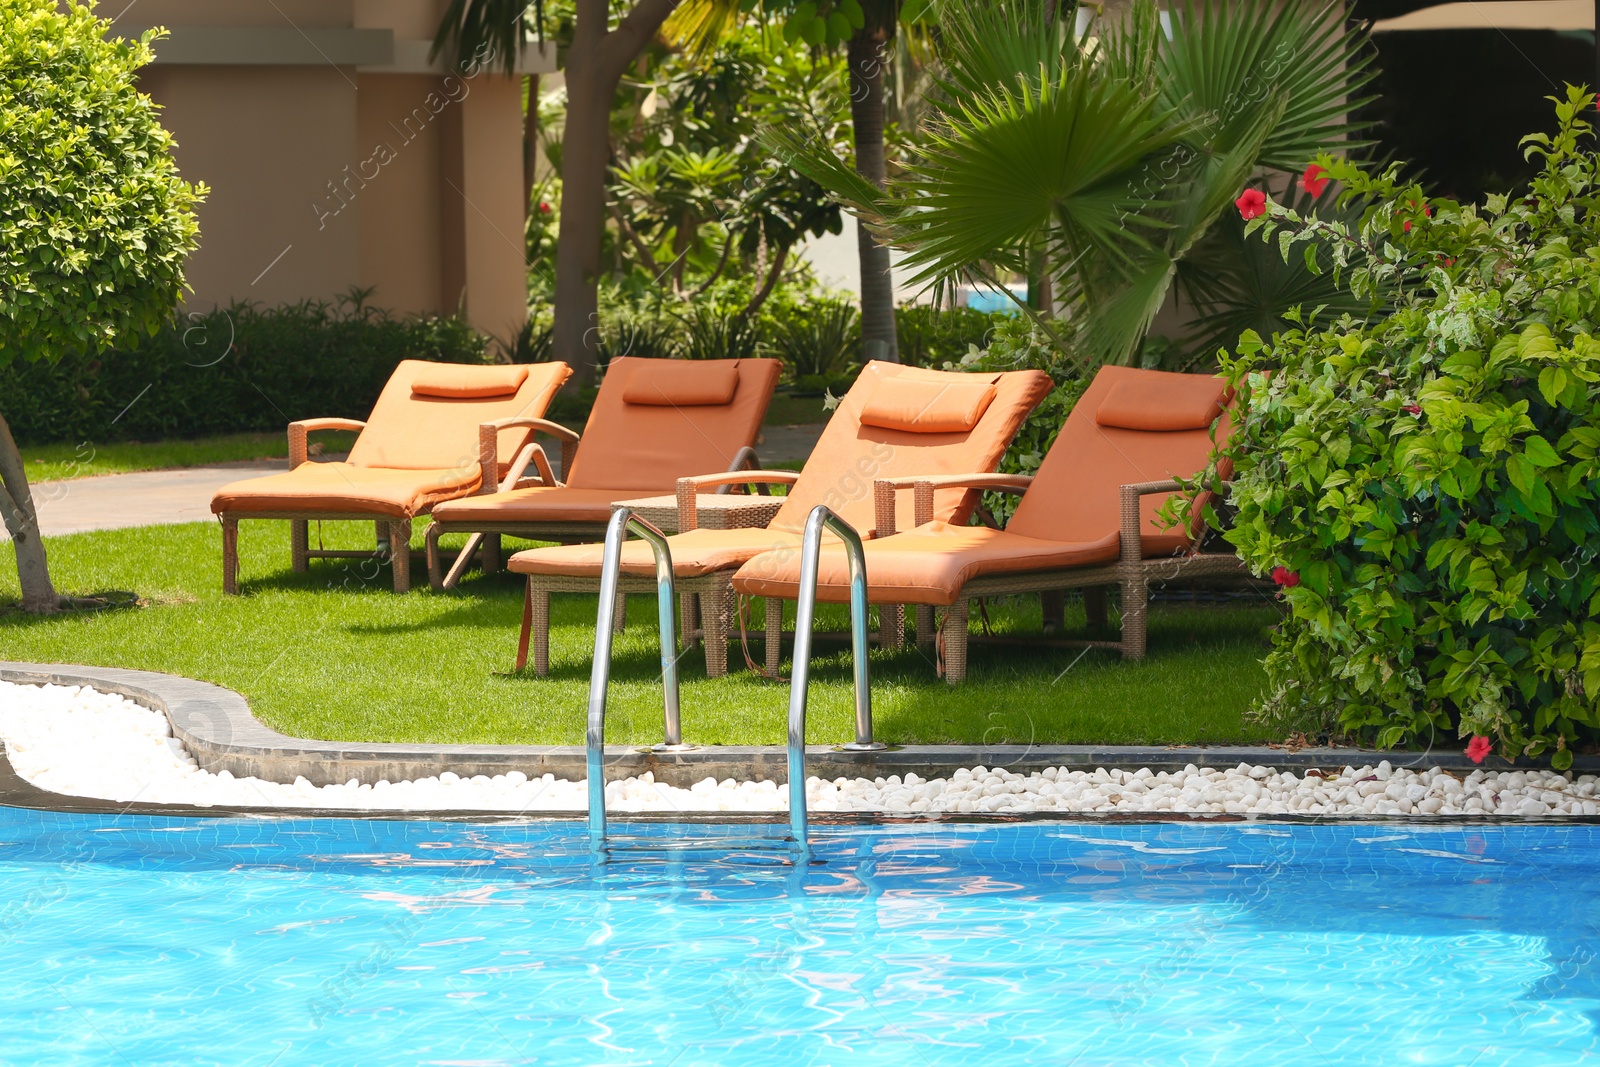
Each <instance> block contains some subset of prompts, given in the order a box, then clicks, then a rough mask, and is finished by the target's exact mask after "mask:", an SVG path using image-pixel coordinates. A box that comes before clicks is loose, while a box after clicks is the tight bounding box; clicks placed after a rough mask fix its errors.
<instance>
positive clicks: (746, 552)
mask: <svg viewBox="0 0 1600 1067" xmlns="http://www.w3.org/2000/svg"><path fill="white" fill-rule="evenodd" d="M667 544H668V545H670V546H671V551H672V570H673V573H674V574H676V575H677V576H678V577H679V578H699V577H701V576H702V575H706V574H715V573H716V572H717V571H726V570H733V569H734V568H735V567H737V566H739V565H740V564H741V563H744V562H745V561H746V560H749V559H753V558H755V557H756V556H759V555H761V554H762V553H763V552H768V553H775V554H778V555H783V554H790V555H793V556H794V558H795V560H796V566H798V565H799V562H798V561H799V559H800V535H799V534H796V533H791V532H789V531H787V530H773V529H766V530H761V529H738V530H690V531H688V532H687V533H681V534H673V535H672V536H671V537H669V538H667ZM604 552H605V546H604V545H563V546H560V547H557V548H534V549H529V550H528V551H526V552H518V553H517V554H516V555H514V556H512V557H511V560H510V562H508V563H507V564H506V568H507V569H508V570H511V571H515V572H516V573H518V574H547V575H552V576H560V577H567V578H595V579H598V578H599V577H600V570H601V567H602V565H603V564H604V561H605V556H604ZM622 573H623V574H627V575H631V576H634V577H640V578H650V577H653V576H654V575H655V573H656V563H655V556H654V555H652V554H651V552H650V546H649V545H648V544H646V543H645V542H643V541H629V542H628V543H626V544H624V545H623V546H622Z"/></svg>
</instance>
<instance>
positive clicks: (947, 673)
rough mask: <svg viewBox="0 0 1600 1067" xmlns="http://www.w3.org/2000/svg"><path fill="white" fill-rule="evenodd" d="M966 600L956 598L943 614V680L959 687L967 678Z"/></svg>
mask: <svg viewBox="0 0 1600 1067" xmlns="http://www.w3.org/2000/svg"><path fill="white" fill-rule="evenodd" d="M967 608H968V605H967V599H966V598H965V597H958V598H957V599H956V602H955V603H954V604H951V605H950V606H949V607H948V608H946V609H945V613H944V680H945V681H947V682H949V683H950V684H951V685H960V684H961V683H962V682H964V681H966V678H967Z"/></svg>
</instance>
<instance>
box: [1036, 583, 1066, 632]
mask: <svg viewBox="0 0 1600 1067" xmlns="http://www.w3.org/2000/svg"><path fill="white" fill-rule="evenodd" d="M1039 608H1040V613H1041V614H1042V615H1043V616H1044V632H1045V633H1047V634H1052V633H1056V632H1058V631H1060V630H1061V628H1062V627H1064V626H1066V624H1067V618H1066V613H1067V598H1066V597H1065V596H1064V595H1062V593H1061V592H1060V590H1052V591H1050V592H1046V593H1040V594H1039Z"/></svg>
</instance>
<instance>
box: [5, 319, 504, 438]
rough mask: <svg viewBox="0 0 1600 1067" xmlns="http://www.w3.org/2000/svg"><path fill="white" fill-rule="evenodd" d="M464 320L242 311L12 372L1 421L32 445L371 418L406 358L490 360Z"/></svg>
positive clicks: (182, 322)
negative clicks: (309, 420) (326, 418)
mask: <svg viewBox="0 0 1600 1067" xmlns="http://www.w3.org/2000/svg"><path fill="white" fill-rule="evenodd" d="M486 342H487V339H486V338H485V337H483V336H482V335H481V334H478V333H477V332H475V331H474V330H473V329H472V328H471V327H470V326H468V325H466V323H464V322H462V321H461V320H460V319H456V318H442V317H424V318H412V319H402V318H397V317H394V316H392V315H390V314H388V313H387V312H384V311H382V310H379V309H376V308H371V307H367V306H365V305H364V304H363V303H362V302H361V300H360V299H359V294H357V296H356V297H353V298H346V299H344V300H342V301H339V302H337V303H332V304H330V303H324V302H317V301H307V302H304V303H300V304H293V305H289V306H286V307H277V308H267V309H262V308H257V307H255V306H252V305H249V304H235V305H233V306H231V307H227V308H218V309H215V310H213V311H211V312H210V313H208V314H199V313H191V314H188V315H183V316H179V317H178V318H176V319H174V320H173V321H172V322H171V323H169V324H168V325H166V326H164V327H162V328H161V329H160V330H158V331H157V332H156V333H155V334H154V335H151V336H148V337H143V338H141V339H140V340H139V342H138V343H136V344H133V345H128V346H124V347H119V348H117V349H114V350H112V351H108V352H104V353H101V354H99V355H71V354H69V355H66V356H64V357H63V358H62V359H61V360H60V361H59V362H58V363H56V364H54V365H50V364H47V363H45V362H43V361H39V362H33V363H27V362H18V363H15V364H13V366H12V367H11V369H10V371H9V372H8V374H7V375H6V376H5V377H3V378H0V412H3V413H4V415H5V417H6V420H7V421H8V422H9V423H10V424H11V429H12V432H13V434H14V435H15V436H16V438H17V440H18V441H19V442H20V443H22V444H24V445H30V444H46V443H50V442H56V441H97V442H106V441H127V440H160V439H171V438H182V437H198V436H203V435H207V434H219V433H237V432H243V431H251V430H280V429H282V428H283V427H284V425H285V424H286V423H288V422H290V421H291V420H293V419H303V418H314V417H317V416H338V417H343V418H357V419H359V418H365V417H366V416H367V415H368V414H369V413H370V412H371V410H372V405H373V402H374V401H376V400H377V398H378V393H379V392H380V391H381V390H382V389H383V385H384V383H385V382H386V381H388V379H389V375H390V374H391V373H392V372H393V371H394V368H395V366H396V364H398V363H399V362H400V361H401V360H403V359H409V358H416V359H431V360H440V361H444V362H450V363H485V362H489V356H488V353H487V349H486Z"/></svg>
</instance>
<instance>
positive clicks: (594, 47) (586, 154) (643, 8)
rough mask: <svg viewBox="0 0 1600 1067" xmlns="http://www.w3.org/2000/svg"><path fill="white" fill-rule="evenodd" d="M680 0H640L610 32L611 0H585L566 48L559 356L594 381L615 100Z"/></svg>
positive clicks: (579, 377)
mask: <svg viewBox="0 0 1600 1067" xmlns="http://www.w3.org/2000/svg"><path fill="white" fill-rule="evenodd" d="M676 4H677V0H638V3H636V4H634V5H633V9H632V10H631V11H629V12H628V14H627V16H626V17H625V18H623V20H622V21H621V22H620V23H619V24H618V25H617V28H616V29H614V30H612V31H611V32H609V33H607V32H606V26H607V24H608V14H609V12H608V7H609V4H608V3H607V0H578V3H577V20H576V22H575V24H574V25H573V34H572V45H571V47H569V48H568V49H567V66H566V75H567V122H566V132H565V133H564V134H563V136H562V142H561V229H560V230H559V232H558V233H557V235H556V298H555V304H556V306H555V325H554V329H553V331H552V333H553V335H554V336H553V342H554V352H555V358H556V359H561V360H565V361H566V362H568V363H570V364H571V365H572V369H573V377H574V379H575V380H576V383H577V385H578V386H580V387H587V386H592V385H593V384H594V380H595V372H596V370H597V369H598V367H599V354H600V332H599V329H598V327H599V325H600V321H599V320H600V302H599V283H600V238H601V235H602V234H603V233H604V230H605V215H606V166H607V164H608V162H609V157H610V147H611V102H612V100H613V99H614V98H615V96H616V93H617V84H618V83H619V82H620V81H621V80H622V74H623V71H624V70H626V69H627V66H628V64H630V63H632V62H633V60H634V59H635V58H637V57H638V55H639V53H640V52H642V51H643V50H644V48H645V46H646V45H648V44H649V43H650V41H651V40H652V39H653V38H654V37H655V35H656V31H658V30H659V29H660V28H661V23H662V22H664V21H666V17H667V16H668V15H669V14H671V13H672V9H673V8H674V7H675V6H676Z"/></svg>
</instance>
